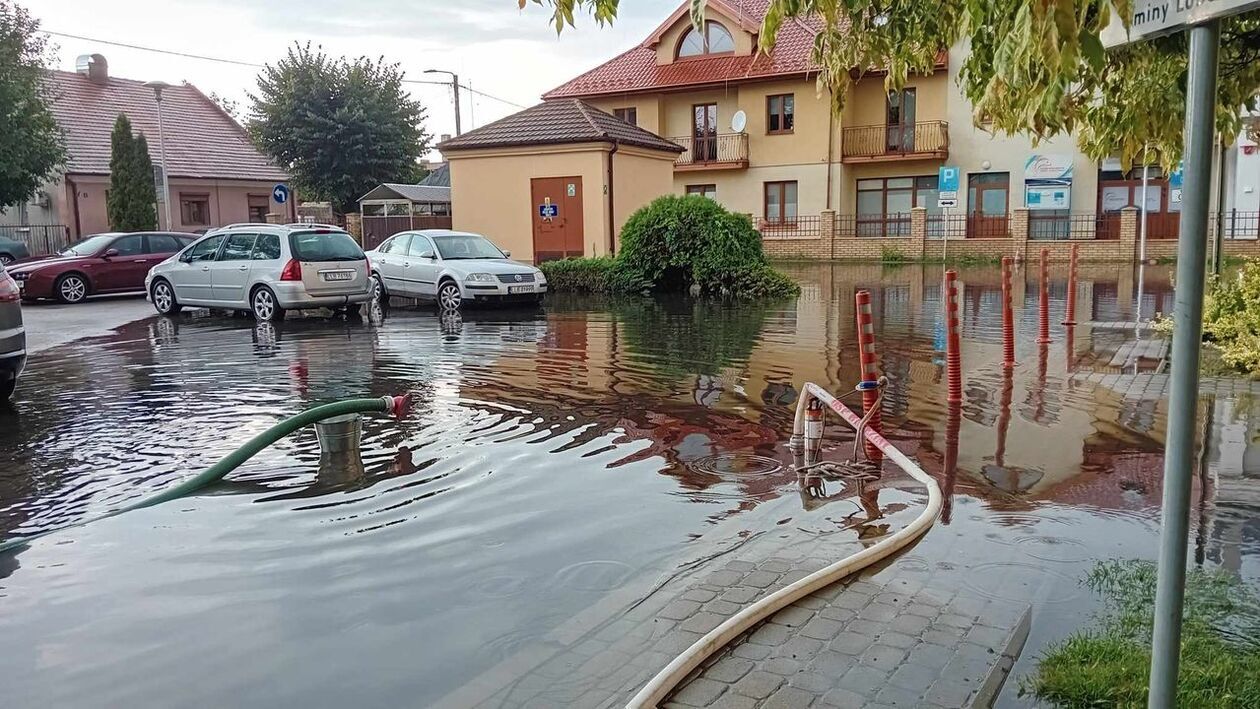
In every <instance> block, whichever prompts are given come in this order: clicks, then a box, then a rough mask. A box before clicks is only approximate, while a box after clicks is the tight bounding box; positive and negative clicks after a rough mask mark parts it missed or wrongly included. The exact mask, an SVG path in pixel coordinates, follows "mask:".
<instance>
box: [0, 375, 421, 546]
mask: <svg viewBox="0 0 1260 709" xmlns="http://www.w3.org/2000/svg"><path fill="white" fill-rule="evenodd" d="M410 404H411V397H410V395H407V396H383V397H379V398H376V399H346V400H345V401H336V402H333V403H331V404H324V405H322V406H316V407H315V408H313V409H308V410H306V411H303V412H302V413H300V414H297V415H296V416H291V417H289V418H287V419H285V420H283V421H281V422H280V423H278V424H276V425H274V426H272V427H271V428H269V429H267V430H266V431H263V432H262V433H260V434H258V435H257V436H254V437H253V438H251V439H249V440H248V441H246V442H245V444H244V445H242V446H241V447H240V448H237V449H236V450H234V451H232V452H231V453H229V454H227V455H226V456H225V457H224V458H223V459H222V460H220V461H219V462H217V463H215V464H214V465H212V466H210V467H209V468H207V469H206V470H205V471H203V472H201V473H199V474H197V475H195V476H193V477H191V478H189V479H187V480H185V481H184V482H182V483H179V484H178V485H175V486H174V487H171V488H169V489H167V490H163V491H162V492H159V493H157V494H155V495H151V496H149V497H146V498H144V499H142V500H140V501H138V502H133V503H132V504H130V505H127V506H125V507H121V508H119V509H116V510H113V511H111V512H107V513H106V514H103V515H101V516H100V517H93V518H91V519H86V520H83V521H82V522H76V523H74V524H71V525H67V526H65V527H61V528H59V529H50V530H48V531H45V532H40V533H39V534H33V535H31V536H29V537H17V538H14V539H10V540H8V541H6V542H3V543H0V552H4V551H8V550H9V549H15V548H17V547H21V546H25V545H26V544H28V543H29V542H31V541H33V540H35V539H39V538H40V537H43V536H47V535H49V534H52V533H54V532H61V531H64V530H66V529H71V528H73V527H81V526H83V525H85V524H88V523H90V522H96V521H99V520H102V519H107V518H109V517H114V516H116V515H120V514H122V513H124V512H130V511H132V510H138V509H142V508H145V507H152V506H153V505H157V504H160V503H163V502H167V501H169V500H174V499H177V498H180V497H183V496H185V495H189V494H192V493H194V492H196V491H197V490H200V489H201V488H203V487H205V486H207V485H209V484H210V483H213V482H217V481H219V480H221V479H222V478H223V476H225V475H227V474H228V473H230V472H232V471H233V470H236V469H237V468H238V467H240V466H241V464H243V463H244V462H245V461H247V460H249V459H250V458H253V457H254V456H255V455H257V454H258V452H259V451H261V450H263V449H264V448H266V447H268V446H270V445H272V444H273V443H275V442H276V441H279V440H280V439H282V438H284V437H285V436H287V435H289V434H290V433H293V432H294V431H297V430H299V429H301V428H305V427H307V426H309V425H311V424H314V423H318V422H320V421H323V420H324V419H330V418H333V417H334V416H343V415H345V414H357V413H370V412H374V411H375V412H383V413H390V414H393V415H394V416H395V417H397V418H402V417H403V416H404V415H405V414H406V413H407V408H408V407H409V406H410Z"/></svg>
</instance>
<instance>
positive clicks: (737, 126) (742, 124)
mask: <svg viewBox="0 0 1260 709" xmlns="http://www.w3.org/2000/svg"><path fill="white" fill-rule="evenodd" d="M747 127H748V114H747V113H744V112H743V111H736V112H735V115H733V116H731V130H733V131H735V132H736V133H743V132H744V129H745V128H747Z"/></svg>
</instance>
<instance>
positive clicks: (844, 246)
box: [761, 207, 1260, 262]
mask: <svg viewBox="0 0 1260 709" xmlns="http://www.w3.org/2000/svg"><path fill="white" fill-rule="evenodd" d="M817 219H818V228H813V226H812V224H813V222H812V221H811V228H809V229H803V230H801V233H794V232H793V231H792V230H790V229H783V228H777V229H773V230H768V229H763V231H762V240H761V243H762V247H763V248H764V249H765V252H766V255H767V256H768V257H770V258H772V259H779V260H814V259H831V260H852V261H878V260H882V259H885V258H886V257H888V256H890V255H891V254H893V253H894V252H895V253H898V254H900V255H901V257H902V258H904V259H905V260H909V261H923V260H937V259H941V258H943V257H948V258H956V257H959V256H963V255H973V256H984V257H1001V256H1011V257H1014V258H1015V259H1016V260H1029V259H1037V258H1040V254H1041V251H1042V249H1045V250H1046V251H1047V252H1048V254H1049V258H1050V260H1051V261H1067V260H1068V259H1069V256H1070V254H1071V251H1072V246H1073V245H1074V244H1075V245H1077V246H1078V248H1079V252H1080V258H1081V260H1083V261H1119V262H1123V261H1136V260H1137V258H1138V210H1137V209H1136V208H1134V207H1128V208H1126V209H1123V210H1121V212H1120V229H1119V238H1117V239H1092V238H1087V239H1080V238H1076V239H1058V240H1037V239H1029V238H1028V233H1029V224H1028V210H1027V209H1016V210H1014V211H1013V212H1012V213H1011V216H1010V219H1009V220H1007V224H1008V228H1007V231H1008V234H1007V235H1006V236H1004V237H990V238H979V239H973V238H957V237H952V238H949V239H941V238H932V239H929V238H928V228H927V210H926V209H924V208H923V207H915V208H914V209H913V210H911V212H910V229H909V232H910V233H909V234H908V235H907V236H879V237H874V236H857V233H856V230H854V229H847V228H841V226H840V224H841V223H842V220H840V219H837V217H836V213H835V212H833V211H824V212H823V213H822V214H821V215H819V217H818V218H817ZM1224 243H1225V253H1226V254H1228V255H1235V256H1260V240H1256V239H1240V240H1234V239H1227V240H1225V242H1224ZM1176 252H1177V241H1176V240H1175V239H1148V240H1147V245H1146V255H1147V258H1148V259H1158V258H1165V257H1169V256H1173V255H1175V254H1176Z"/></svg>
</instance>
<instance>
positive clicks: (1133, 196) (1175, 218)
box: [1097, 178, 1181, 239]
mask: <svg viewBox="0 0 1260 709" xmlns="http://www.w3.org/2000/svg"><path fill="white" fill-rule="evenodd" d="M1169 193H1170V189H1169V186H1168V181H1167V180H1166V179H1162V178H1160V179H1155V178H1151V179H1148V180H1147V183H1146V230H1147V234H1146V236H1147V238H1148V239H1176V238H1177V236H1178V234H1179V233H1180V218H1181V213H1180V210H1179V209H1177V208H1176V206H1177V205H1174V204H1172V203H1171V200H1170V199H1169V197H1170V194H1169ZM1125 207H1137V208H1138V209H1139V210H1140V209H1141V208H1142V181H1141V180H1140V179H1135V180H1100V181H1099V182H1098V236H1097V238H1099V239H1119V238H1120V210H1121V209H1123V208H1125ZM1141 228H1142V225H1141V223H1139V224H1138V230H1139V231H1138V233H1139V234H1140V233H1141Z"/></svg>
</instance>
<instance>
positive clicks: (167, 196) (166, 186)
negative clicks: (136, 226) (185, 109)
mask: <svg viewBox="0 0 1260 709" xmlns="http://www.w3.org/2000/svg"><path fill="white" fill-rule="evenodd" d="M153 95H154V97H155V98H156V100H157V114H158V159H159V160H161V162H162V205H163V207H165V211H166V224H165V225H164V228H166V229H168V230H174V229H175V227H174V226H173V225H172V224H171V178H170V175H169V174H168V173H167V170H166V130H165V129H164V128H163V127H162V89H155V90H154V91H153Z"/></svg>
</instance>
